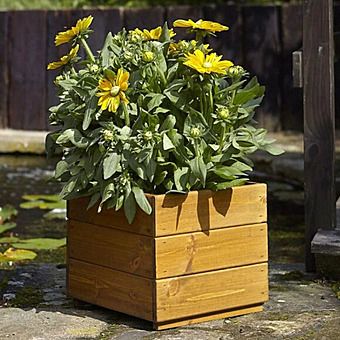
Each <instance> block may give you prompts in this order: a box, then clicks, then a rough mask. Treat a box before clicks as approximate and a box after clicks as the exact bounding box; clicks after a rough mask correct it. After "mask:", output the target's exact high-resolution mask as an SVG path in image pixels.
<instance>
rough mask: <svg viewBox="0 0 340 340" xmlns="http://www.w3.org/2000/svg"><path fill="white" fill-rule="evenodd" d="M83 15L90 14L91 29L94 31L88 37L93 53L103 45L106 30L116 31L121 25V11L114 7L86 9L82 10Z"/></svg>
mask: <svg viewBox="0 0 340 340" xmlns="http://www.w3.org/2000/svg"><path fill="white" fill-rule="evenodd" d="M83 15H84V16H88V15H92V16H93V18H94V19H93V23H92V25H91V29H92V30H93V31H94V32H93V33H91V35H90V37H89V40H88V42H89V45H90V46H91V49H92V51H93V52H94V53H95V52H96V51H98V50H100V49H101V48H102V47H103V44H104V41H105V38H106V35H107V33H108V32H112V33H117V32H118V31H120V30H121V29H122V27H123V15H122V11H121V10H120V9H118V8H116V9H105V10H101V9H88V10H84V11H83Z"/></svg>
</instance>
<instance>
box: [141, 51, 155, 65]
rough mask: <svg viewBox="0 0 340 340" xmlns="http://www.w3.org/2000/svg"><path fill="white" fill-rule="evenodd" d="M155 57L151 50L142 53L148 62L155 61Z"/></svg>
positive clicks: (144, 59)
mask: <svg viewBox="0 0 340 340" xmlns="http://www.w3.org/2000/svg"><path fill="white" fill-rule="evenodd" d="M154 58H155V55H154V53H153V52H151V51H146V52H144V53H143V55H142V59H143V61H145V62H146V63H150V62H151V61H153V60H154Z"/></svg>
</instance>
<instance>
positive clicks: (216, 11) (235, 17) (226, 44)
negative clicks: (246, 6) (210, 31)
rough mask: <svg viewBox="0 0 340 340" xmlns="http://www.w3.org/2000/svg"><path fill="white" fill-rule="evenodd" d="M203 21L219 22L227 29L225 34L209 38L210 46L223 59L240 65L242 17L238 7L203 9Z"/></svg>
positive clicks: (227, 6)
mask: <svg viewBox="0 0 340 340" xmlns="http://www.w3.org/2000/svg"><path fill="white" fill-rule="evenodd" d="M203 10H204V19H206V20H212V21H216V22H219V23H221V24H223V25H226V26H228V27H229V30H228V31H226V32H221V33H217V37H216V38H215V37H211V38H209V43H210V45H211V46H212V47H213V48H214V49H215V50H216V51H217V52H218V53H219V54H223V56H224V58H226V59H230V60H232V61H233V62H234V63H235V64H242V63H243V60H242V16H241V10H240V7H239V6H234V5H227V4H221V5H215V6H213V5H211V6H207V7H204V9H203Z"/></svg>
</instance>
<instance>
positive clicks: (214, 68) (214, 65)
mask: <svg viewBox="0 0 340 340" xmlns="http://www.w3.org/2000/svg"><path fill="white" fill-rule="evenodd" d="M221 58H222V56H217V55H216V53H211V54H207V55H204V53H203V52H202V51H200V50H196V51H195V52H194V53H188V54H187V55H186V61H185V62H184V65H186V66H189V67H191V68H193V69H194V70H196V71H198V72H200V73H219V74H227V70H228V69H229V67H231V66H233V65H234V64H233V63H232V62H231V61H229V60H222V61H221Z"/></svg>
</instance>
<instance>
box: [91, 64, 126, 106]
mask: <svg viewBox="0 0 340 340" xmlns="http://www.w3.org/2000/svg"><path fill="white" fill-rule="evenodd" d="M129 76H130V74H129V72H124V70H123V69H121V68H120V69H119V70H118V72H117V75H116V77H110V76H109V75H108V76H106V78H102V79H100V80H99V85H98V88H99V90H100V92H98V93H97V94H96V96H97V97H99V101H98V105H99V106H101V109H102V110H108V111H110V112H117V110H118V107H119V105H120V102H121V101H122V102H124V103H126V104H127V103H128V102H129V101H128V100H127V98H126V96H125V93H124V91H126V90H127V88H128V80H129Z"/></svg>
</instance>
